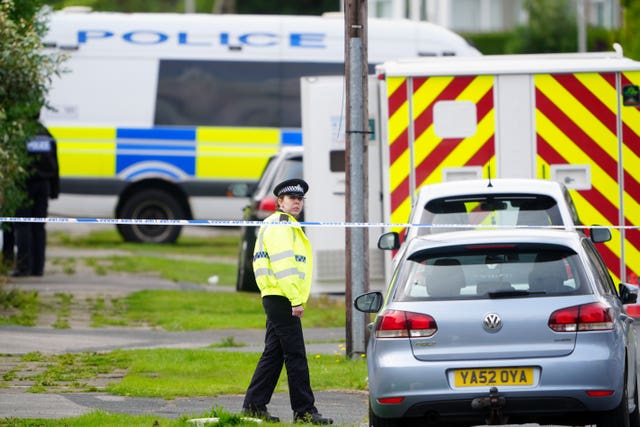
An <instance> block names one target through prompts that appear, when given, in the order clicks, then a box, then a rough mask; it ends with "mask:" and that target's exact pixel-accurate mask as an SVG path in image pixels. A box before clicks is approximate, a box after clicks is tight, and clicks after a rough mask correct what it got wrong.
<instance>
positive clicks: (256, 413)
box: [242, 408, 280, 423]
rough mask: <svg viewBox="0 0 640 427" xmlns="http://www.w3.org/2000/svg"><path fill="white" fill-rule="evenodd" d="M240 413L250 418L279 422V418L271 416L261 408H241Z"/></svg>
mask: <svg viewBox="0 0 640 427" xmlns="http://www.w3.org/2000/svg"><path fill="white" fill-rule="evenodd" d="M242 415H245V416H247V417H251V418H260V419H261V420H264V421H266V422H268V423H279V422H280V418H278V417H276V416H273V415H271V414H270V413H269V411H266V410H261V409H251V408H242Z"/></svg>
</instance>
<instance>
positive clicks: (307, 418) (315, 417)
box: [293, 412, 333, 425]
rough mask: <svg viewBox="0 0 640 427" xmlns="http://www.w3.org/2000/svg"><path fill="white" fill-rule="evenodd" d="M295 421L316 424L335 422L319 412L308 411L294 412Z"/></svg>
mask: <svg viewBox="0 0 640 427" xmlns="http://www.w3.org/2000/svg"><path fill="white" fill-rule="evenodd" d="M293 421H294V422H296V423H306V424H315V425H324V424H333V420H332V419H331V418H327V417H323V416H322V414H319V413H317V412H307V413H306V414H300V413H294V414H293Z"/></svg>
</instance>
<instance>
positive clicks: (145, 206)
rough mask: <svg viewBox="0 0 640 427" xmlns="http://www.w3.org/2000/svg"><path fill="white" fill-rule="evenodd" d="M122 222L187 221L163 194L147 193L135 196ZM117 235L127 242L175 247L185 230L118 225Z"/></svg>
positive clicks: (127, 203)
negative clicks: (172, 244) (171, 244)
mask: <svg viewBox="0 0 640 427" xmlns="http://www.w3.org/2000/svg"><path fill="white" fill-rule="evenodd" d="M119 217H120V218H122V219H161V220H166V219H184V218H185V217H186V214H185V212H184V209H183V208H182V206H181V205H180V203H179V202H178V201H177V200H176V199H175V198H174V197H172V196H171V195H170V194H168V193H166V192H165V191H162V190H148V191H142V192H139V193H135V194H133V195H132V196H131V197H129V198H128V199H127V200H126V201H125V202H124V204H123V205H122V209H121V210H120V213H119ZM117 227H118V232H119V233H120V235H121V236H122V238H123V239H124V240H125V241H127V242H142V243H174V242H175V241H176V240H177V239H178V236H179V235H180V231H181V230H182V226H180V225H141V224H118V225H117Z"/></svg>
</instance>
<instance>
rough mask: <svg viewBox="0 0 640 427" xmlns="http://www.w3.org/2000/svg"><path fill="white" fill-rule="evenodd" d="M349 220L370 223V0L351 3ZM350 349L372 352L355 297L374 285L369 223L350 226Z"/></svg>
mask: <svg viewBox="0 0 640 427" xmlns="http://www.w3.org/2000/svg"><path fill="white" fill-rule="evenodd" d="M344 16H345V38H344V40H345V87H346V95H347V106H346V110H347V114H346V116H347V117H346V135H345V137H346V147H345V156H346V159H345V163H346V184H347V191H346V193H347V194H346V201H347V206H346V216H345V217H346V219H347V222H349V223H362V224H364V223H366V222H367V214H366V212H367V209H366V208H367V206H366V202H367V200H368V181H367V170H368V165H367V163H368V162H367V146H366V142H367V139H368V138H367V135H368V134H369V113H368V111H367V102H368V100H367V95H368V79H367V76H368V74H369V72H368V65H367V64H368V59H367V1H366V0H347V1H346V2H345V14H344ZM345 234H346V242H345V243H346V254H345V256H346V260H345V269H346V276H347V277H346V290H345V302H346V311H347V313H346V314H347V325H346V328H347V330H346V338H347V342H346V347H347V348H346V350H347V354H348V355H349V356H351V357H359V356H361V355H363V354H364V353H365V351H366V347H365V342H366V336H365V333H366V323H365V314H364V313H361V312H359V311H357V310H355V309H354V308H353V298H354V297H356V296H358V295H359V294H361V293H364V292H366V291H367V290H368V289H369V238H368V230H367V228H366V227H347V229H346V233H345Z"/></svg>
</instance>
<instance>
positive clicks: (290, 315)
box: [242, 179, 333, 424]
mask: <svg viewBox="0 0 640 427" xmlns="http://www.w3.org/2000/svg"><path fill="white" fill-rule="evenodd" d="M308 190H309V185H308V184H307V183H306V182H305V181H304V180H302V179H290V180H286V181H284V182H281V183H280V184H278V185H276V187H275V189H274V190H273V193H274V195H275V196H276V197H277V198H278V200H277V204H278V209H277V211H276V212H275V213H273V214H272V215H271V216H269V217H267V218H266V219H265V220H264V225H262V226H261V227H260V230H259V232H258V237H257V239H256V246H255V249H254V252H253V271H254V273H255V276H256V282H257V284H258V288H259V289H260V294H261V296H262V306H263V307H264V311H265V313H266V316H267V323H266V335H265V347H264V351H263V352H262V356H261V357H260V360H259V361H258V365H257V367H256V370H255V372H254V374H253V378H252V379H251V383H250V384H249V388H248V389H247V393H246V395H245V398H244V403H243V405H242V407H243V413H244V414H246V415H250V416H254V417H259V418H262V419H265V420H266V421H271V422H279V421H280V419H279V418H278V417H275V416H272V415H271V414H269V412H268V411H267V404H268V403H269V401H270V400H271V396H272V395H273V391H274V389H275V387H276V385H277V382H278V378H279V377H280V372H281V371H282V366H283V365H285V367H286V369H287V378H288V381H289V399H290V401H291V409H292V410H293V420H294V422H308V423H312V424H332V423H333V420H332V419H331V418H326V417H323V416H322V415H321V414H319V413H318V410H317V409H316V407H315V398H314V396H313V391H312V390H311V383H310V380H309V366H308V364H307V354H306V350H305V346H304V337H303V334H302V323H301V320H300V319H301V318H302V316H303V315H304V305H305V303H306V302H307V299H308V298H309V293H310V291H311V273H312V267H313V260H312V254H311V243H310V242H309V240H308V239H307V236H306V235H305V233H304V231H303V230H302V227H301V226H300V224H299V223H298V221H296V218H297V217H298V215H300V213H301V212H302V206H303V204H304V195H305V194H306V193H307V191H308ZM282 222H285V223H288V224H289V225H273V224H274V223H282Z"/></svg>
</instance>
